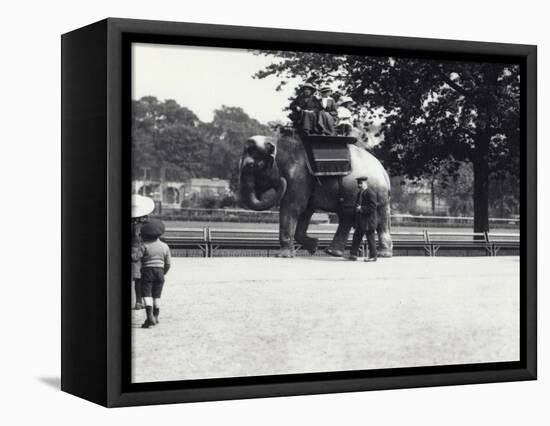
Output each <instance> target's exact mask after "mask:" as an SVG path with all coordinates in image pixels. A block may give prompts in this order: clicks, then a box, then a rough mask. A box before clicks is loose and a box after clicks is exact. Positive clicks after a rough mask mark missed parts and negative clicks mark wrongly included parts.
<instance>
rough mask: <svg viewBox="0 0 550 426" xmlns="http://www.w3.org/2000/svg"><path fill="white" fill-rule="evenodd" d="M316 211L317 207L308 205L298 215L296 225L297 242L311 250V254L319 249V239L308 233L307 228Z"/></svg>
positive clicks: (295, 236)
mask: <svg viewBox="0 0 550 426" xmlns="http://www.w3.org/2000/svg"><path fill="white" fill-rule="evenodd" d="M314 212H315V209H313V208H311V207H308V208H306V210H305V211H304V212H303V213H302V214H301V215H300V216H299V217H298V223H297V225H296V234H295V235H294V238H295V239H296V242H297V243H299V244H301V245H302V247H303V248H305V249H306V250H307V251H308V252H309V254H314V253H315V252H316V251H317V247H318V245H319V240H317V238H312V237H309V236H308V235H307V228H308V226H309V222H310V220H311V216H313V213H314Z"/></svg>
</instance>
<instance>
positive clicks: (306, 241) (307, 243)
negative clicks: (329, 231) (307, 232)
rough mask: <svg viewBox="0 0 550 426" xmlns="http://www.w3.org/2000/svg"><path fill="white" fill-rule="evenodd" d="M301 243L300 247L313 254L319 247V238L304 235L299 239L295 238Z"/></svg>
mask: <svg viewBox="0 0 550 426" xmlns="http://www.w3.org/2000/svg"><path fill="white" fill-rule="evenodd" d="M296 241H297V242H299V243H300V244H301V245H302V248H304V249H306V250H307V251H308V253H309V254H315V252H316V251H317V249H318V248H319V240H317V238H311V237H304V238H301V239H300V241H298V240H296Z"/></svg>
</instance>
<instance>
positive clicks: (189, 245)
mask: <svg viewBox="0 0 550 426" xmlns="http://www.w3.org/2000/svg"><path fill="white" fill-rule="evenodd" d="M308 235H309V236H311V237H314V238H317V239H318V240H319V249H321V250H322V249H324V248H326V247H328V246H329V244H330V242H331V241H332V238H333V236H334V230H313V231H310V232H308ZM391 236H392V241H393V248H394V251H396V250H397V251H399V250H404V251H407V252H408V251H409V250H417V251H421V252H422V253H423V254H424V255H426V256H437V255H438V254H439V253H440V252H441V251H449V250H455V251H457V250H463V251H472V250H474V251H478V252H483V253H484V254H485V255H487V256H496V255H498V254H499V253H500V252H501V251H510V250H511V251H518V250H519V248H520V236H519V234H517V233H490V232H480V233H476V232H433V231H429V230H427V229H423V230H418V231H408V232H392V234H391ZM163 239H164V240H165V241H166V243H167V244H168V245H169V246H170V248H171V249H173V250H174V249H175V250H188V249H192V250H198V253H199V254H200V256H202V257H215V256H216V255H219V253H220V251H221V250H235V251H238V250H248V249H257V250H266V251H267V255H268V256H269V255H270V253H271V251H276V250H278V249H279V231H278V230H275V229H273V230H269V229H268V230H265V229H237V228H235V229H219V228H215V227H208V226H207V227H204V228H168V229H167V230H166V232H165V235H164V238H163ZM351 239H352V234H351V233H350V236H349V239H348V243H351ZM365 245H366V244H365V242H364V243H363V246H364V247H363V249H366V247H365ZM300 248H301V247H300V245H298V244H297V245H296V249H297V250H299V249H300Z"/></svg>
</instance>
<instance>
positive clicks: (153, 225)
mask: <svg viewBox="0 0 550 426" xmlns="http://www.w3.org/2000/svg"><path fill="white" fill-rule="evenodd" d="M162 234H164V223H162V221H161V220H159V219H149V220H148V221H147V222H145V223H144V224H143V225H142V227H141V235H147V236H150V237H160V236H161V235H162Z"/></svg>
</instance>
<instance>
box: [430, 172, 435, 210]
mask: <svg viewBox="0 0 550 426" xmlns="http://www.w3.org/2000/svg"><path fill="white" fill-rule="evenodd" d="M430 185H431V187H430V191H431V195H432V216H435V188H434V187H435V185H434V179H432V180H431V182H430Z"/></svg>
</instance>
